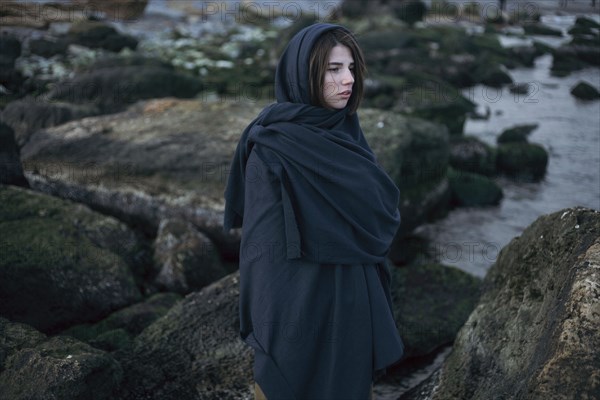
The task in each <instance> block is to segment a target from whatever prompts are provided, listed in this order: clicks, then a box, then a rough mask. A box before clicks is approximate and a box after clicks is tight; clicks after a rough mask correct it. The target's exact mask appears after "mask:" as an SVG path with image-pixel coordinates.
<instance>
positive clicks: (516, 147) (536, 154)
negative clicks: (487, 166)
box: [496, 143, 548, 182]
mask: <svg viewBox="0 0 600 400" xmlns="http://www.w3.org/2000/svg"><path fill="white" fill-rule="evenodd" d="M547 165H548V152H547V151H546V149H544V147H543V146H541V145H539V144H536V143H502V144H500V145H499V146H498V149H497V157H496V169H497V170H498V172H500V173H503V174H505V175H507V176H509V177H511V178H513V179H517V180H523V181H527V182H532V181H539V180H540V179H542V178H543V177H544V175H545V174H546V167H547Z"/></svg>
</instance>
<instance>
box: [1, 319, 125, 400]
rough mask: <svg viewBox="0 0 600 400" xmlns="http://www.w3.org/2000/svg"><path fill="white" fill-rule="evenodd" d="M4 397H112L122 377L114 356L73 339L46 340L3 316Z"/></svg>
mask: <svg viewBox="0 0 600 400" xmlns="http://www.w3.org/2000/svg"><path fill="white" fill-rule="evenodd" d="M0 338H1V339H0V398H3V399H11V400H29V399H92V400H101V399H106V398H112V397H113V394H114V389H115V388H116V387H117V385H118V384H119V383H120V381H121V379H122V377H123V370H122V369H121V366H120V364H119V363H118V362H117V361H116V360H115V359H114V358H112V357H111V356H110V355H109V354H107V353H105V352H104V351H102V350H98V349H95V348H93V347H91V346H89V345H87V344H85V343H82V342H80V341H78V340H76V339H73V338H71V337H68V336H54V337H46V335H44V334H42V333H40V332H38V331H36V330H35V329H33V328H32V327H31V326H29V325H26V324H22V323H17V322H11V321H9V320H7V319H6V318H2V317H0Z"/></svg>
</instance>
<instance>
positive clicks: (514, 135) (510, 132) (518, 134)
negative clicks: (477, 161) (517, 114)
mask: <svg viewBox="0 0 600 400" xmlns="http://www.w3.org/2000/svg"><path fill="white" fill-rule="evenodd" d="M538 126H539V124H537V123H534V124H523V125H515V126H513V127H510V128H507V129H505V130H503V131H502V133H501V134H500V135H499V136H498V137H497V138H496V141H497V142H498V144H500V143H527V142H528V140H527V137H528V136H529V135H530V134H531V132H533V131H534V130H536V129H537V128H538Z"/></svg>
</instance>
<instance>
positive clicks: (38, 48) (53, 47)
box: [29, 36, 69, 58]
mask: <svg viewBox="0 0 600 400" xmlns="http://www.w3.org/2000/svg"><path fill="white" fill-rule="evenodd" d="M68 48H69V41H68V40H67V39H65V38H55V37H50V36H48V37H43V38H39V39H31V40H30V41H29V51H30V52H31V53H32V54H37V55H39V56H42V57H46V58H50V57H52V56H55V55H57V54H66V53H67V49H68Z"/></svg>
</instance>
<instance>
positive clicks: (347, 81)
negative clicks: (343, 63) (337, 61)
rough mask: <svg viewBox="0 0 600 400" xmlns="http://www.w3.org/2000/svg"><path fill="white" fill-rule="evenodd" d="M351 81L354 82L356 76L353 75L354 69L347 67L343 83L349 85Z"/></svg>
mask: <svg viewBox="0 0 600 400" xmlns="http://www.w3.org/2000/svg"><path fill="white" fill-rule="evenodd" d="M351 83H354V76H353V75H352V71H351V70H349V69H347V70H346V71H345V73H344V76H342V85H349V84H351Z"/></svg>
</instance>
